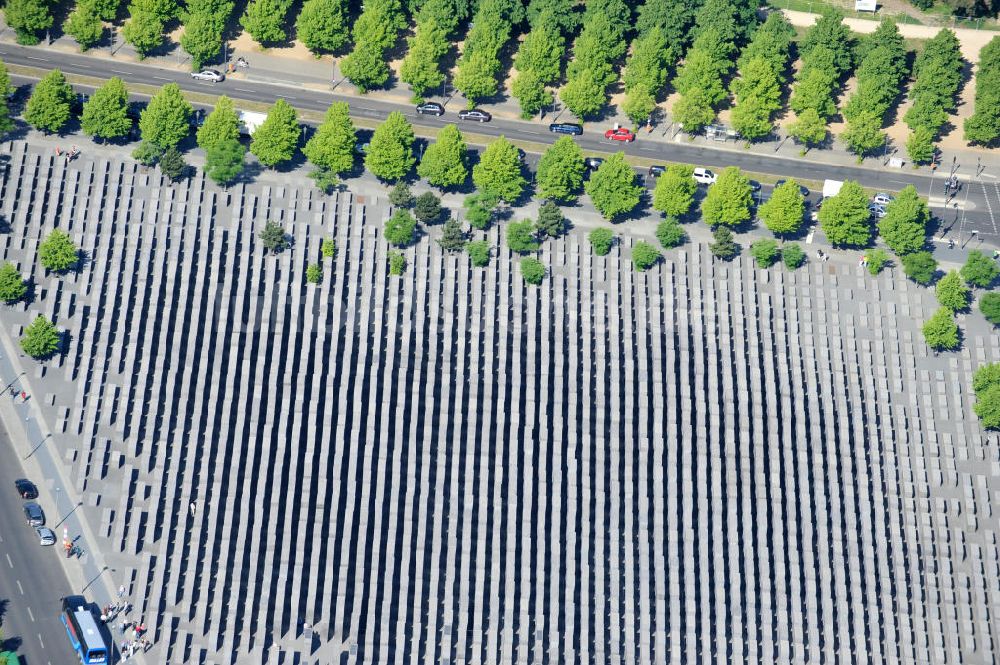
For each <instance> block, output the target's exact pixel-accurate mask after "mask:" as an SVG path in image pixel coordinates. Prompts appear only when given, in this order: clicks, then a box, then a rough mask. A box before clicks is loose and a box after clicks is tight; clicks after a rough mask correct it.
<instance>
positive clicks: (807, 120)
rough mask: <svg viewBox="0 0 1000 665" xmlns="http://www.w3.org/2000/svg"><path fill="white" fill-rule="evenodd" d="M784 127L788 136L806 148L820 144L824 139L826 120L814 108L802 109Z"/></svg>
mask: <svg viewBox="0 0 1000 665" xmlns="http://www.w3.org/2000/svg"><path fill="white" fill-rule="evenodd" d="M786 129H787V130H788V135H789V136H791V137H792V138H793V139H794V140H795V141H796V142H797V143H801V144H803V145H805V146H806V147H807V148H810V147H814V146H817V145H820V144H821V143H823V141H825V140H826V121H825V120H823V118H821V117H820V115H819V113H817V111H816V109H814V108H807V109H806V110H804V111H803V112H802V113H800V114H799V116H798V117H797V118H796V119H795V121H794V122H792V123H790V124H789V125H788V127H787V128H786Z"/></svg>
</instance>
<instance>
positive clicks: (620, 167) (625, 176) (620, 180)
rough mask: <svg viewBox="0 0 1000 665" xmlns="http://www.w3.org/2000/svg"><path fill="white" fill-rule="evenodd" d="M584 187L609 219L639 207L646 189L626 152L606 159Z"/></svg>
mask: <svg viewBox="0 0 1000 665" xmlns="http://www.w3.org/2000/svg"><path fill="white" fill-rule="evenodd" d="M584 189H585V190H586V192H587V194H588V195H589V196H590V201H591V203H593V204H594V207H595V208H597V211H598V212H599V213H601V215H602V216H603V217H604V218H605V219H607V220H614V219H615V218H616V217H619V216H621V215H624V214H627V213H630V212H632V211H633V210H635V209H636V207H638V205H639V202H640V201H641V200H642V193H643V191H644V189H643V187H642V185H640V184H638V183H637V182H636V176H635V171H633V170H632V167H631V166H630V165H629V163H628V162H626V161H625V153H624V152H616V153H615V154H613V155H611V156H610V157H608V158H607V159H606V160H604V162H603V163H602V164H601V165H600V166H599V167H598V168H597V170H596V171H594V173H593V174H592V175H591V176H590V179H589V180H588V181H587V184H586V185H585V186H584Z"/></svg>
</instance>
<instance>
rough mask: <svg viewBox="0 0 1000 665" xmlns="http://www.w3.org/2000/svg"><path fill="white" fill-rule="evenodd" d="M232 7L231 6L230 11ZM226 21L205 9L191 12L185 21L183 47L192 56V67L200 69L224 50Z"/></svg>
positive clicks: (182, 36)
mask: <svg viewBox="0 0 1000 665" xmlns="http://www.w3.org/2000/svg"><path fill="white" fill-rule="evenodd" d="M231 10H232V7H231V6H230V11H231ZM224 29H225V23H224V21H220V20H219V19H218V17H216V16H215V15H213V14H209V13H208V12H204V11H196V12H190V13H189V14H188V17H187V20H186V21H184V32H183V34H181V40H180V41H181V48H182V49H184V51H185V52H186V53H188V55H190V56H191V68H192V69H200V68H201V66H202V65H203V64H205V63H206V62H211V61H212V60H213V59H214V58H216V57H217V56H218V55H219V52H220V51H222V32H223V30H224Z"/></svg>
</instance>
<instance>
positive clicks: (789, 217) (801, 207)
mask: <svg viewBox="0 0 1000 665" xmlns="http://www.w3.org/2000/svg"><path fill="white" fill-rule="evenodd" d="M757 214H758V216H759V217H760V218H761V220H763V222H764V226H766V227H767V228H768V230H770V231H771V233H773V234H775V235H777V236H783V235H785V234H788V233H795V232H797V231H798V230H799V228H800V227H801V226H802V218H803V216H804V215H805V198H804V197H803V196H802V191H801V190H800V189H799V183H797V182H795V181H794V180H788V181H786V182H783V183H781V184H780V185H778V186H777V187H775V188H774V191H773V192H772V193H771V198H769V199H768V200H767V201H765V202H764V203H763V204H762V205H761V206H760V209H759V210H758V213H757Z"/></svg>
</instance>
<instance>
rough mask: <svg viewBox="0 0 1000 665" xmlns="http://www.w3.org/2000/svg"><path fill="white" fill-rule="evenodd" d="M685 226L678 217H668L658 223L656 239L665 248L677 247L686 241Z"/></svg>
mask: <svg viewBox="0 0 1000 665" xmlns="http://www.w3.org/2000/svg"><path fill="white" fill-rule="evenodd" d="M684 236H685V234H684V228H683V227H682V226H681V225H680V224H679V223H678V222H677V218H676V217H667V218H666V219H664V220H662V221H661V222H660V223H659V224H657V225H656V239H657V240H659V241H660V244H661V245H663V247H664V248H665V249H671V248H672V247H677V246H678V245H680V244H681V243H683V242H684Z"/></svg>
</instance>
